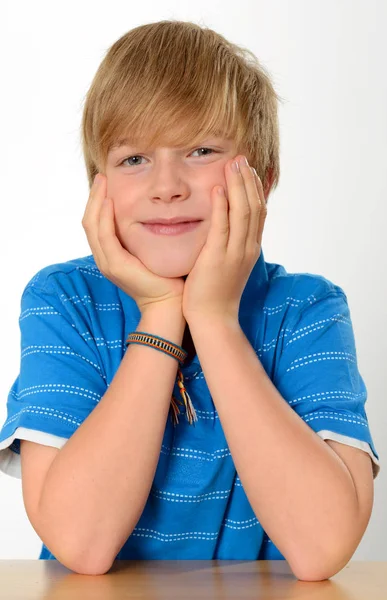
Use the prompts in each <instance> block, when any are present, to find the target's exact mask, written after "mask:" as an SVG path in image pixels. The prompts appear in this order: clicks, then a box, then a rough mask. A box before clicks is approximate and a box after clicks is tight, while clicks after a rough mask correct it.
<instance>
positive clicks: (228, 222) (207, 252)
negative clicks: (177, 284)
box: [182, 156, 267, 324]
mask: <svg viewBox="0 0 387 600" xmlns="http://www.w3.org/2000/svg"><path fill="white" fill-rule="evenodd" d="M240 158H241V156H237V157H235V159H233V160H232V161H229V162H228V163H227V164H226V167H225V172H226V181H227V187H228V197H227V195H223V196H221V195H219V194H218V193H217V192H218V189H219V187H221V186H216V187H214V188H213V190H212V199H213V209H212V215H211V225H210V230H209V234H208V237H207V240H206V243H205V244H204V246H203V248H202V250H201V252H200V254H199V256H198V258H197V259H196V262H195V264H194V266H193V267H192V269H191V271H190V273H189V274H188V276H187V279H186V281H185V285H184V294H183V306H182V308H183V315H184V318H185V319H186V321H187V323H188V324H189V323H190V321H191V322H192V319H197V318H201V317H202V316H211V317H214V316H216V317H226V318H229V317H230V318H231V319H235V320H236V322H237V323H238V322H239V321H238V314H239V304H240V300H241V296H242V293H243V290H244V288H245V286H246V283H247V281H248V279H249V276H250V273H251V271H252V270H253V267H254V265H255V263H256V262H257V260H258V258H259V256H260V254H261V241H262V232H263V227H264V223H265V219H266V215H267V207H266V201H265V197H264V194H263V187H262V183H261V181H260V179H259V178H258V176H256V175H255V174H254V172H253V171H252V170H251V168H250V167H249V166H245V165H244V166H241V168H240V172H234V171H233V170H232V169H231V164H232V162H234V160H236V159H238V160H239V159H240ZM221 189H223V188H221Z"/></svg>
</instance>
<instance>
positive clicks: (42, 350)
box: [0, 251, 380, 560]
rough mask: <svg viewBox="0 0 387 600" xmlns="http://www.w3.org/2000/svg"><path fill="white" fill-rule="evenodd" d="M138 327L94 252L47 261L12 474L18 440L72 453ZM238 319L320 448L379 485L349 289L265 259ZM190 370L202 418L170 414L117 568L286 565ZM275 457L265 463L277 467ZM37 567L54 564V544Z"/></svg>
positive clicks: (4, 450)
mask: <svg viewBox="0 0 387 600" xmlns="http://www.w3.org/2000/svg"><path fill="white" fill-rule="evenodd" d="M140 318H141V313H140V311H139V310H138V307H137V305H136V303H135V301H134V300H133V299H132V298H131V297H130V296H128V295H127V294H125V293H124V292H123V291H122V290H121V289H120V288H118V287H117V286H115V285H114V284H113V283H112V282H110V281H109V280H108V279H107V278H106V277H104V275H102V273H101V272H100V271H99V269H98V267H97V266H96V263H95V261H94V257H93V256H92V255H90V256H85V257H82V258H76V259H74V260H69V261H67V262H64V263H61V264H54V265H49V266H47V267H45V268H43V269H41V270H40V271H39V272H38V273H37V274H36V275H35V276H34V277H33V278H32V279H31V280H30V281H29V282H28V284H27V285H26V287H25V289H24V292H23V294H22V298H21V313H20V319H19V323H20V331H21V361H20V372H19V374H18V376H17V377H16V379H15V381H14V383H13V385H12V387H11V389H10V392H9V396H8V401H7V418H6V421H5V422H4V424H3V426H2V429H1V431H0V470H1V471H3V473H6V474H8V475H10V476H12V477H16V478H21V465H20V440H21V439H25V440H31V441H34V442H37V443H39V444H43V445H46V446H54V447H56V448H62V447H63V446H64V444H66V442H67V440H68V439H69V438H70V437H71V436H72V435H73V433H74V432H75V431H76V430H77V429H78V427H79V426H80V425H81V424H82V423H83V421H84V420H85V419H86V418H87V417H88V415H89V414H90V413H91V412H92V410H93V409H94V408H95V407H96V406H97V405H98V402H99V401H100V399H101V398H102V396H103V395H104V393H105V392H106V390H107V388H108V386H109V384H110V382H111V381H112V379H113V377H114V375H115V373H116V371H117V369H118V367H119V365H120V362H121V360H122V358H123V356H124V354H125V351H126V346H125V340H126V337H127V335H128V333H130V332H132V331H135V330H136V328H137V326H138V323H139V321H140ZM239 323H240V326H241V328H242V329H243V331H244V333H245V335H246V337H247V338H248V340H249V342H250V344H251V346H252V347H253V348H254V351H255V352H256V354H257V357H258V358H259V360H260V362H261V364H262V365H263V367H264V369H265V371H266V373H267V375H268V376H269V377H270V379H271V380H272V381H273V383H274V385H275V386H276V388H277V389H278V390H279V392H280V393H281V395H282V397H283V399H284V402H288V404H289V405H290V406H291V407H292V409H293V410H294V411H295V412H296V413H297V415H299V417H300V418H301V419H303V421H305V423H307V424H308V425H309V427H311V428H312V429H313V431H315V432H316V434H317V435H319V436H320V437H321V438H322V439H331V440H336V441H339V442H341V443H343V444H347V445H349V446H354V447H356V448H361V449H362V450H364V451H365V452H367V453H368V454H369V455H370V457H371V459H372V466H373V473H374V478H375V477H376V476H377V475H378V473H379V469H380V465H379V456H378V454H377V452H376V449H375V446H374V444H373V441H372V437H371V433H370V429H369V424H368V420H367V415H366V412H365V403H366V398H367V390H366V387H365V384H364V381H363V379H362V377H361V375H360V373H359V370H358V365H357V356H356V347H355V339H354V333H353V328H352V322H351V316H350V311H349V307H348V300H347V297H346V295H345V293H344V291H343V290H342V289H341V288H340V287H338V286H337V285H335V284H334V283H332V282H330V281H329V280H327V279H326V278H324V277H322V276H320V275H313V274H309V273H287V272H286V270H285V268H284V267H283V266H281V265H278V264H274V263H267V262H265V260H264V255H263V251H262V252H261V255H260V257H259V259H258V261H257V262H256V264H255V266H254V268H253V270H252V272H251V275H250V277H249V280H248V282H247V285H246V287H245V289H244V291H243V294H242V298H241V302H240V310H239ZM182 372H183V375H184V379H185V385H186V388H187V391H188V393H189V395H190V397H191V399H192V402H193V404H194V406H195V409H196V413H197V416H198V421H197V422H196V423H195V425H189V423H188V421H187V420H186V418H185V415H184V414H181V416H180V420H179V424H178V425H177V426H176V427H174V426H173V424H172V421H171V419H170V418H168V420H167V424H166V428H165V432H164V437H163V441H162V445H161V448H160V457H159V462H158V465H157V470H156V473H155V477H154V480H153V484H152V487H151V491H150V494H149V496H148V499H147V502H146V505H145V507H144V510H143V513H142V515H141V517H140V519H139V521H138V523H137V526H136V527H135V529H134V530H133V532H132V534H131V535H130V537H129V538H128V540H127V541H126V542H125V544H124V545H123V547H122V549H121V550H120V552H119V554H118V555H117V557H116V559H124V560H125V559H148V560H149V559H204V560H206V559H207V560H208V559H240V560H256V559H259V560H262V559H280V560H285V557H284V556H283V555H282V554H281V552H280V551H279V550H278V548H276V546H275V545H274V544H273V543H272V542H271V540H270V538H269V537H268V535H267V534H266V532H265V531H264V530H263V528H262V526H261V524H260V522H259V521H258V519H257V517H256V516H255V514H254V512H253V510H252V508H251V506H250V503H249V501H248V499H247V496H246V493H245V491H244V488H243V484H242V481H241V480H240V479H239V477H238V473H237V471H236V469H235V466H234V462H233V458H232V456H231V453H230V450H229V448H228V445H227V441H226V438H225V435H224V432H223V429H222V424H221V421H220V419H219V415H218V413H217V410H216V406H215V404H214V402H213V400H212V397H211V394H210V391H209V389H208V387H207V385H206V380H205V376H204V374H203V371H202V369H201V366H200V362H199V359H198V356H195V357H194V358H193V360H192V361H191V362H190V363H188V364H187V365H185V366H183V367H182ZM146 393H147V390H146V384H145V382H144V394H146ZM174 395H175V396H176V397H177V398H179V397H180V396H179V388H178V385H177V383H175V387H174ZM258 400H259V399H258V398H257V402H258ZM182 411H184V407H182ZM246 418H248V415H246ZM122 443H123V444H125V440H122ZM266 452H267V455H265V456H264V457H262V459H263V460H270V458H268V456H270V448H267V449H266ZM305 460H308V456H305ZM257 477H259V464H258V465H257ZM39 558H40V559H53V560H55V556H53V554H52V553H51V552H50V550H49V549H48V548H47V547H46V546H45V545H44V544H43V547H42V551H41V554H40V556H39Z"/></svg>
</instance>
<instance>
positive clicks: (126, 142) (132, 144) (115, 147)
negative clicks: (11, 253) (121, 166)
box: [110, 136, 222, 152]
mask: <svg viewBox="0 0 387 600" xmlns="http://www.w3.org/2000/svg"><path fill="white" fill-rule="evenodd" d="M210 139H214V140H222V138H221V136H214V137H213V138H207V139H206V140H204V141H203V142H202V143H209V142H207V140H210ZM140 143H141V142H140V141H138V142H137V144H136V143H135V141H134V140H131V139H130V138H123V139H121V140H118V141H117V142H116V143H115V144H114V145H113V146H111V148H110V152H113V151H114V150H118V149H119V148H122V146H129V147H135V146H136V145H137V146H138V145H139V144H140ZM177 148H184V145H183V146H177Z"/></svg>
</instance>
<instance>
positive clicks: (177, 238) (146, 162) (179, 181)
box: [105, 137, 238, 277]
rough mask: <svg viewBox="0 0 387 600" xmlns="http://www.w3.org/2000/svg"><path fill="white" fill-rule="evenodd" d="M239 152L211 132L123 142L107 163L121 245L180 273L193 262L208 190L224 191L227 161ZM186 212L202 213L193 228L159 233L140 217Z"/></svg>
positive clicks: (157, 268) (206, 215)
mask: <svg viewBox="0 0 387 600" xmlns="http://www.w3.org/2000/svg"><path fill="white" fill-rule="evenodd" d="M237 154H238V152H237V149H236V147H235V146H234V144H233V142H232V141H230V140H227V139H226V138H219V137H209V138H206V139H203V141H202V142H201V145H200V146H191V147H187V148H176V147H175V148H166V147H159V148H154V149H147V148H143V147H141V146H136V147H134V146H122V147H121V148H119V149H114V150H111V151H110V153H109V155H108V158H107V163H106V169H105V171H106V172H105V175H106V177H107V195H108V196H109V197H110V198H112V199H113V205H114V212H115V225H116V234H117V237H118V238H119V240H120V242H121V244H122V246H123V247H124V248H126V249H127V250H128V251H129V252H130V253H131V254H133V255H134V256H136V257H137V258H138V259H140V260H141V262H142V263H144V265H145V266H146V267H147V268H148V269H149V270H151V271H152V272H154V273H156V274H157V275H160V276H162V277H183V276H185V275H187V274H188V273H189V272H190V271H191V269H192V268H193V266H194V264H195V261H196V259H197V257H198V255H199V253H200V251H201V249H202V247H203V246H204V244H205V242H206V239H207V235H208V232H209V228H210V220H211V212H212V200H211V198H212V197H213V194H212V190H213V188H214V186H216V185H222V186H223V187H224V189H225V191H226V196H227V197H228V193H227V186H226V176H225V171H224V169H225V165H226V162H227V161H229V160H230V159H231V158H233V157H234V156H236V155H237ZM182 216H188V217H192V218H194V219H201V222H200V223H199V224H198V226H196V227H195V228H194V229H192V230H191V231H188V232H186V233H181V234H179V235H160V234H159V235H158V234H154V233H152V232H151V231H149V230H148V229H147V228H146V227H144V225H143V224H142V222H144V221H146V220H148V219H157V218H160V217H162V218H171V217H182Z"/></svg>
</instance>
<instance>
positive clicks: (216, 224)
mask: <svg viewBox="0 0 387 600" xmlns="http://www.w3.org/2000/svg"><path fill="white" fill-rule="evenodd" d="M220 190H222V191H223V193H219V192H220ZM212 195H213V200H212V214H211V224H210V230H209V232H208V236H207V240H206V245H207V246H209V247H210V248H211V249H212V250H213V251H214V252H215V253H217V254H218V256H221V257H224V255H225V253H226V250H227V244H228V238H229V233H230V225H229V218H228V201H227V197H226V194H225V191H224V188H223V187H222V186H216V187H215V188H214V189H213V190H212ZM222 260H223V258H222Z"/></svg>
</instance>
